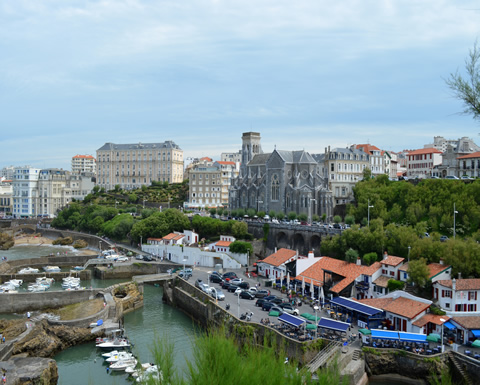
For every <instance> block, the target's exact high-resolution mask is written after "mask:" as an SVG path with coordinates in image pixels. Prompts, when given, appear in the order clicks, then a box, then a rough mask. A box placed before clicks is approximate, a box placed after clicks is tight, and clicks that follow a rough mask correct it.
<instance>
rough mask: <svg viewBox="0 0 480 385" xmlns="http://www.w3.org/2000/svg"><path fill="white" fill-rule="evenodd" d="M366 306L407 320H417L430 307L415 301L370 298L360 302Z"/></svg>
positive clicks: (402, 298)
mask: <svg viewBox="0 0 480 385" xmlns="http://www.w3.org/2000/svg"><path fill="white" fill-rule="evenodd" d="M358 301H359V302H361V303H364V304H365V305H370V306H373V307H376V308H379V309H382V310H385V311H388V312H389V313H393V314H397V315H399V316H401V317H405V318H409V319H412V318H415V317H416V316H417V315H419V314H420V313H421V312H423V311H425V310H427V309H428V308H429V307H430V305H429V304H426V303H423V302H419V301H414V300H413V299H409V298H404V297H398V298H369V299H360V300H358Z"/></svg>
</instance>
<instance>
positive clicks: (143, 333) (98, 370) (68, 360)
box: [0, 246, 200, 385]
mask: <svg viewBox="0 0 480 385" xmlns="http://www.w3.org/2000/svg"><path fill="white" fill-rule="evenodd" d="M57 252H58V253H63V254H64V253H65V252H68V254H69V255H71V253H75V252H76V250H73V249H72V248H68V247H61V246H15V247H13V248H12V249H10V250H8V251H3V252H2V253H1V254H0V255H2V256H7V258H8V259H9V260H12V259H13V260H14V259H24V258H34V257H40V256H45V255H49V254H51V253H53V254H56V253H57ZM124 281H125V280H99V279H92V280H91V281H82V282H81V284H82V286H87V287H89V286H92V287H94V288H96V287H107V286H110V285H113V284H115V283H119V282H124ZM51 290H61V287H59V283H55V284H54V285H53V286H52V288H51ZM162 294H163V293H162V289H161V288H160V287H155V286H152V285H145V290H144V306H143V307H142V308H140V309H138V310H135V311H134V312H131V313H129V314H126V315H125V317H124V325H123V326H124V328H125V331H126V334H127V336H128V337H129V339H130V340H131V341H132V342H133V344H134V347H133V349H132V351H133V353H134V354H135V355H136V356H137V359H138V361H139V362H140V363H145V362H153V354H152V348H153V344H154V342H155V341H162V339H163V338H165V336H166V338H167V340H168V341H169V342H170V343H172V344H173V345H174V355H175V364H176V369H177V371H178V372H179V373H183V372H184V371H185V370H186V368H187V365H186V362H187V360H191V358H192V351H193V343H194V339H195V336H196V335H198V333H200V331H199V329H198V328H197V327H196V326H195V325H194V324H193V321H192V320H191V319H190V318H189V317H188V316H186V315H185V314H184V313H182V312H181V311H179V310H177V309H175V308H173V307H171V306H168V305H166V304H164V303H163V302H162ZM16 316H17V315H2V314H0V318H15V317H16ZM18 316H20V317H24V315H18ZM101 353H102V351H101V350H100V349H97V348H96V347H95V342H90V343H86V344H82V345H77V346H73V347H71V348H69V349H67V350H64V351H62V352H60V353H59V354H57V355H56V356H55V357H54V359H55V360H56V361H57V366H58V372H59V381H58V384H63V385H67V384H68V385H85V384H102V385H103V384H105V385H110V384H112V385H114V384H119V385H120V384H131V381H130V380H128V379H127V375H126V374H125V373H124V372H118V373H113V372H110V374H107V371H106V369H107V365H106V363H104V360H103V358H102V357H101Z"/></svg>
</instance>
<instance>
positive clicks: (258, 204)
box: [257, 199, 263, 213]
mask: <svg viewBox="0 0 480 385" xmlns="http://www.w3.org/2000/svg"><path fill="white" fill-rule="evenodd" d="M260 203H262V204H263V201H261V200H259V199H257V213H258V210H259V209H260V207H259V206H260Z"/></svg>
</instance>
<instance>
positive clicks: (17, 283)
mask: <svg viewBox="0 0 480 385" xmlns="http://www.w3.org/2000/svg"><path fill="white" fill-rule="evenodd" d="M5 283H8V284H11V285H13V286H15V287H19V286H22V285H23V281H22V280H21V279H11V280H10V281H8V282H5Z"/></svg>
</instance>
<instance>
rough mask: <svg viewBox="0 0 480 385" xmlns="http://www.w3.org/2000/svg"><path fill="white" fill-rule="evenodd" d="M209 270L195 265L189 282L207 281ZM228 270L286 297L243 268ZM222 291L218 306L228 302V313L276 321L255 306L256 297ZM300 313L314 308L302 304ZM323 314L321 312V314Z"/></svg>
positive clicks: (214, 284)
mask: <svg viewBox="0 0 480 385" xmlns="http://www.w3.org/2000/svg"><path fill="white" fill-rule="evenodd" d="M209 271H211V269H208V268H203V267H196V268H195V270H194V271H193V274H192V277H191V278H190V279H189V282H190V283H192V284H194V283H195V281H196V280H197V279H201V280H202V281H203V282H205V283H208V276H209V275H210V274H209V273H208V272H209ZM228 271H234V272H235V273H236V274H237V276H238V277H239V278H242V279H243V280H244V281H246V282H248V283H249V284H250V287H252V286H255V284H257V283H258V282H261V284H262V286H261V289H267V290H270V291H271V292H272V293H271V294H272V295H275V296H277V297H281V298H285V299H287V296H286V295H284V294H281V293H280V291H278V290H275V289H272V288H265V287H264V285H263V282H264V280H263V279H260V278H247V277H246V276H245V274H244V270H238V269H234V270H228ZM208 284H209V286H213V287H215V288H220V289H221V287H220V284H218V283H212V282H210V283H208ZM222 291H223V293H224V294H225V300H224V301H219V304H220V306H222V307H225V305H226V304H227V303H228V304H230V310H229V311H230V313H231V314H233V315H234V316H236V317H238V316H239V315H241V314H243V313H245V312H250V311H251V312H253V316H252V322H260V320H261V319H262V318H270V321H272V322H275V323H277V321H276V319H277V317H269V316H268V312H266V311H263V310H262V309H261V308H260V307H256V306H255V302H256V300H257V298H255V299H254V300H248V299H243V298H238V296H236V295H234V294H233V293H229V292H228V291H227V290H223V289H222ZM298 309H299V311H300V313H306V312H308V313H311V314H314V310H313V309H312V308H311V307H310V306H308V305H305V304H304V305H302V306H301V307H299V308H298ZM322 315H323V314H322ZM318 317H319V318H320V317H321V312H319V313H318Z"/></svg>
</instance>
